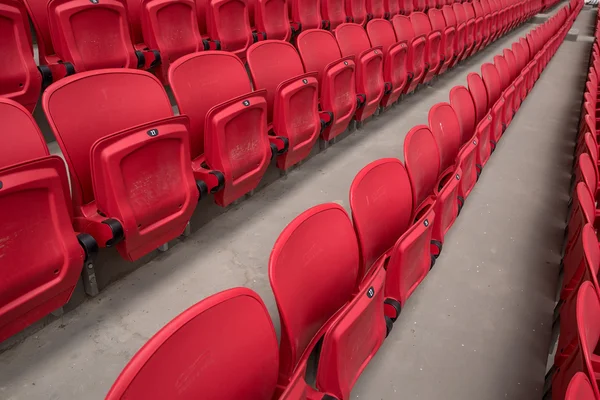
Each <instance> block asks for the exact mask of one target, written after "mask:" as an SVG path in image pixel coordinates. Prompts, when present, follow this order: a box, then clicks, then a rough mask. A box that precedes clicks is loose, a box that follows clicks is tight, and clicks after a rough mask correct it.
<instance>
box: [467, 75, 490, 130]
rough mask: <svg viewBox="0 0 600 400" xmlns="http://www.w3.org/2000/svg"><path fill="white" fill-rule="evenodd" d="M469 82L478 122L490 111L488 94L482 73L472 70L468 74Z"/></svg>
mask: <svg viewBox="0 0 600 400" xmlns="http://www.w3.org/2000/svg"><path fill="white" fill-rule="evenodd" d="M467 84H468V86H469V92H470V93H471V97H472V98H473V104H475V115H476V124H477V123H479V121H481V120H482V119H483V117H484V116H485V114H487V112H488V111H489V106H488V95H487V91H486V89H485V84H484V83H483V79H481V75H479V74H477V73H475V72H471V73H470V74H469V75H467Z"/></svg>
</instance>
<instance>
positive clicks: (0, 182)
mask: <svg viewBox="0 0 600 400" xmlns="http://www.w3.org/2000/svg"><path fill="white" fill-rule="evenodd" d="M3 186H4V184H3V183H2V181H0V189H2V187H3Z"/></svg>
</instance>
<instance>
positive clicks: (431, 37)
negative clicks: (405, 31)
mask: <svg viewBox="0 0 600 400" xmlns="http://www.w3.org/2000/svg"><path fill="white" fill-rule="evenodd" d="M410 21H411V23H412V26H413V29H414V31H415V35H416V36H425V38H426V39H427V42H426V45H425V71H426V72H425V74H424V75H423V80H422V82H423V83H427V82H429V81H430V80H431V79H432V78H433V77H434V76H435V75H436V74H437V72H438V71H439V69H440V67H441V63H442V60H443V57H444V56H443V54H442V49H441V47H440V45H441V42H442V33H441V32H440V31H438V30H433V28H432V27H431V23H430V21H429V18H428V17H427V15H426V14H424V13H422V12H414V13H412V14H411V15H410Z"/></svg>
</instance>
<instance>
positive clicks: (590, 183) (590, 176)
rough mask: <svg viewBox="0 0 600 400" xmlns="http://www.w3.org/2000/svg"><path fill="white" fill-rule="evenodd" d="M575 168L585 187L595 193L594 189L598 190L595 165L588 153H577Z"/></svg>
mask: <svg viewBox="0 0 600 400" xmlns="http://www.w3.org/2000/svg"><path fill="white" fill-rule="evenodd" d="M577 169H578V173H579V174H580V176H581V179H582V180H583V181H584V182H585V184H586V185H587V187H589V188H590V191H591V192H592V193H596V190H598V180H597V179H598V178H597V177H596V167H595V166H594V162H593V161H592V158H591V157H590V155H589V154H588V153H583V154H580V155H579V158H578V160H577Z"/></svg>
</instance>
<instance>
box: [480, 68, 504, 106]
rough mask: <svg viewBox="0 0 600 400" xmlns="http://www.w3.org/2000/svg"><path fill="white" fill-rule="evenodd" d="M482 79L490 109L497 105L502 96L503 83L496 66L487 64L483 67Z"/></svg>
mask: <svg viewBox="0 0 600 400" xmlns="http://www.w3.org/2000/svg"><path fill="white" fill-rule="evenodd" d="M481 77H482V78H483V83H484V84H485V90H486V92H487V95H488V107H490V108H491V107H492V106H493V105H494V104H496V101H498V99H499V98H500V95H501V94H502V81H501V80H500V74H499V73H498V69H497V68H496V67H495V66H494V64H490V63H485V64H483V65H482V66H481Z"/></svg>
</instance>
